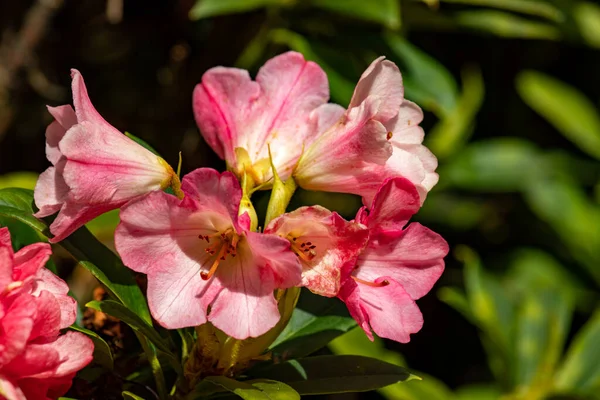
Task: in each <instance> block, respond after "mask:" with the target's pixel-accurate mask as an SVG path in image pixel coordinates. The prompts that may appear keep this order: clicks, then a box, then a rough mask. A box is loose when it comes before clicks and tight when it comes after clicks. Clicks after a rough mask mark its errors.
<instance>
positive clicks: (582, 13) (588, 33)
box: [573, 1, 600, 48]
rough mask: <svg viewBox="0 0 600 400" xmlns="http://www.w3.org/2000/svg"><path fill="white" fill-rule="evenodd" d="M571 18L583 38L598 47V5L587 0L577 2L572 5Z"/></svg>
mask: <svg viewBox="0 0 600 400" xmlns="http://www.w3.org/2000/svg"><path fill="white" fill-rule="evenodd" d="M573 18H574V19H575V22H576V23H577V26H578V27H579V33H580V35H581V37H583V40H585V42H586V43H587V44H588V45H590V46H592V47H596V48H600V6H598V4H594V3H591V2H589V1H582V2H579V3H577V4H575V5H574V6H573Z"/></svg>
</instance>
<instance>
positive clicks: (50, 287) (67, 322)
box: [32, 268, 77, 329]
mask: <svg viewBox="0 0 600 400" xmlns="http://www.w3.org/2000/svg"><path fill="white" fill-rule="evenodd" d="M43 291H47V292H49V293H52V295H53V296H54V297H55V298H56V301H57V302H58V305H59V308H60V322H59V324H58V327H59V328H60V329H64V328H67V327H69V326H71V325H72V324H73V323H74V322H75V320H76V319H77V302H76V301H75V299H74V298H72V297H71V296H69V295H68V293H69V286H68V285H67V284H66V282H65V281H63V280H62V279H60V278H59V277H58V276H56V275H54V274H53V273H52V272H51V271H50V270H48V269H47V268H42V269H40V270H39V271H38V273H37V275H36V277H35V287H34V290H33V292H32V294H33V295H34V296H38V295H40V294H41V293H42V292H43Z"/></svg>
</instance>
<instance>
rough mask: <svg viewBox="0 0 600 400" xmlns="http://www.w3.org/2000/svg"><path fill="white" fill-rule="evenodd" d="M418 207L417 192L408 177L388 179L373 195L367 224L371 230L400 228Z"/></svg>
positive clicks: (419, 205)
mask: <svg viewBox="0 0 600 400" xmlns="http://www.w3.org/2000/svg"><path fill="white" fill-rule="evenodd" d="M420 207H421V203H420V199H419V193H418V192H417V189H416V188H415V186H414V185H413V184H412V183H411V182H410V181H409V180H408V179H405V178H392V179H389V180H387V181H386V182H385V183H384V184H383V185H382V186H381V188H380V189H379V191H378V192H377V194H376V195H375V199H374V200H373V204H372V206H371V209H370V211H369V216H368V218H367V225H368V227H369V229H371V230H372V231H385V230H397V231H399V230H402V228H404V225H406V224H407V222H408V220H409V219H410V218H411V217H412V216H413V215H414V214H416V213H417V211H419V208H420Z"/></svg>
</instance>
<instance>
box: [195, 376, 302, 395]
mask: <svg viewBox="0 0 600 400" xmlns="http://www.w3.org/2000/svg"><path fill="white" fill-rule="evenodd" d="M209 385H212V386H213V387H218V388H223V389H225V390H227V391H229V392H231V393H235V394H236V395H237V396H238V397H240V398H242V399H245V400H300V395H299V394H298V393H297V392H296V391H295V390H294V389H292V388H291V387H290V386H288V385H286V384H285V383H282V382H278V381H273V380H269V379H255V380H250V381H244V382H240V381H236V380H234V379H231V378H227V377H225V376H209V377H206V378H204V380H203V381H201V382H200V384H199V385H198V386H197V387H196V389H195V390H194V391H193V392H192V393H190V395H188V397H186V398H187V399H188V400H193V399H200V398H204V397H203V396H206V395H208V394H211V391H210V389H211V388H210V387H209ZM219 391H220V390H219ZM212 393H215V391H214V390H213V391H212Z"/></svg>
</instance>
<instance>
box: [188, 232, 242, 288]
mask: <svg viewBox="0 0 600 400" xmlns="http://www.w3.org/2000/svg"><path fill="white" fill-rule="evenodd" d="M198 239H202V240H206V243H208V244H209V246H207V247H206V248H205V249H204V251H206V253H208V254H209V255H210V256H211V258H212V259H213V263H212V265H211V267H210V269H209V270H208V272H206V271H201V272H200V277H201V278H202V279H203V280H205V281H207V280H209V279H210V278H211V277H212V276H213V275H214V274H215V272H216V271H217V268H218V267H219V263H220V262H221V261H224V260H225V259H226V258H227V256H231V257H235V256H236V254H237V244H238V242H239V240H240V237H239V236H238V234H237V233H236V232H235V231H234V230H233V229H232V228H229V229H227V230H226V231H224V232H217V233H214V234H212V235H198ZM213 257H214V258H213Z"/></svg>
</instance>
